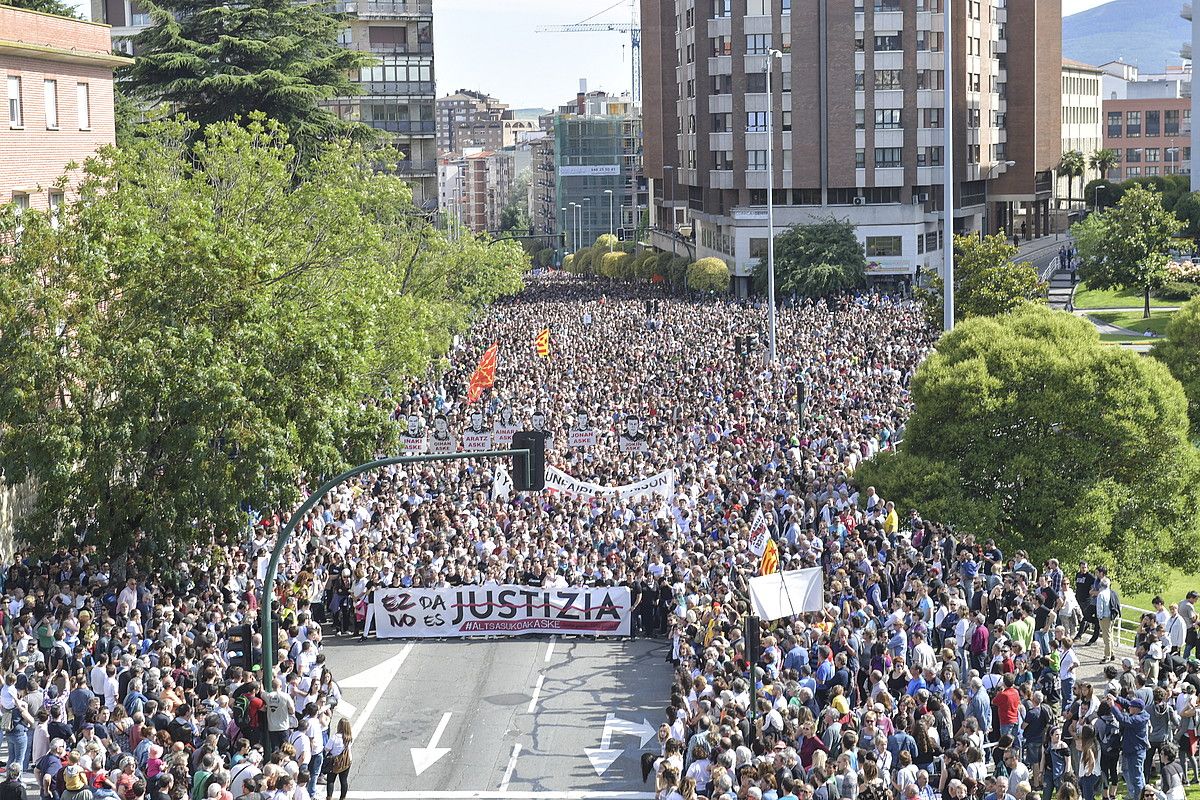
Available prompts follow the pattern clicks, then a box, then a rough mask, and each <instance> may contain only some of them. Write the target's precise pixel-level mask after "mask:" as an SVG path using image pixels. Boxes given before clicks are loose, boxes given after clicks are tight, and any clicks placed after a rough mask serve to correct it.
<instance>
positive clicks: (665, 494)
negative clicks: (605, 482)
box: [546, 467, 675, 500]
mask: <svg viewBox="0 0 1200 800" xmlns="http://www.w3.org/2000/svg"><path fill="white" fill-rule="evenodd" d="M546 488H547V489H548V490H550V491H552V492H562V493H563V494H569V495H571V496H572V497H578V498H580V499H582V500H603V499H606V498H609V499H620V500H632V499H635V498H638V497H662V498H666V499H669V498H670V497H671V496H672V495H674V494H675V470H671V469H668V470H664V471H663V472H660V473H658V474H657V475H651V476H650V477H649V478H642V479H641V480H640V481H635V482H634V483H630V484H626V485H625V486H601V485H599V484H597V483H590V482H588V481H583V480H579V479H578V478H572V477H571V476H570V475H568V474H567V473H565V472H563V471H562V470H560V469H556V468H555V467H546Z"/></svg>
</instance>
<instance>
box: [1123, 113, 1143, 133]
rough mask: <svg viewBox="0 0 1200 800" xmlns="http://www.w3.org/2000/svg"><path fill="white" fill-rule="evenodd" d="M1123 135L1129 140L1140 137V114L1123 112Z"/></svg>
mask: <svg viewBox="0 0 1200 800" xmlns="http://www.w3.org/2000/svg"><path fill="white" fill-rule="evenodd" d="M1125 135H1126V136H1128V137H1129V138H1130V139H1135V138H1137V137H1138V136H1141V135H1142V112H1140V111H1127V112H1125Z"/></svg>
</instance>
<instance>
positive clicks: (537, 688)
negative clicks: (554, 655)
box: [526, 674, 546, 714]
mask: <svg viewBox="0 0 1200 800" xmlns="http://www.w3.org/2000/svg"><path fill="white" fill-rule="evenodd" d="M545 681H546V676H545V675H541V674H539V675H538V679H537V685H536V686H534V687H533V697H531V698H529V708H528V709H526V713H528V714H532V713H533V710H534V709H535V708H537V701H538V696H539V695H540V694H541V693H542V684H543V683H545Z"/></svg>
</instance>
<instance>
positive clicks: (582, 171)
mask: <svg viewBox="0 0 1200 800" xmlns="http://www.w3.org/2000/svg"><path fill="white" fill-rule="evenodd" d="M558 174H559V175H561V176H562V177H564V178H578V177H581V176H584V175H620V174H621V165H620V164H595V165H592V166H579V165H568V166H562V167H559V168H558Z"/></svg>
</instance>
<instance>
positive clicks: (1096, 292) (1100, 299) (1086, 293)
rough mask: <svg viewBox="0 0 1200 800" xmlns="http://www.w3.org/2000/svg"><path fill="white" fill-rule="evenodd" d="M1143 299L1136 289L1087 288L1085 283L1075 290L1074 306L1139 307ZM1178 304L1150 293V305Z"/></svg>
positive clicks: (1152, 306)
mask: <svg viewBox="0 0 1200 800" xmlns="http://www.w3.org/2000/svg"><path fill="white" fill-rule="evenodd" d="M1143 303H1144V300H1143V299H1142V293H1141V292H1139V291H1137V290H1136V289H1089V288H1088V287H1087V284H1086V283H1081V284H1079V287H1078V288H1077V289H1076V290H1075V300H1074V304H1075V308H1141V307H1142V304H1143ZM1175 305H1179V303H1178V302H1176V301H1174V300H1159V299H1158V298H1157V297H1154V296H1153V295H1151V297H1150V307H1151V308H1154V307H1155V306H1158V307H1160V308H1161V307H1163V306H1168V307H1169V306H1175Z"/></svg>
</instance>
